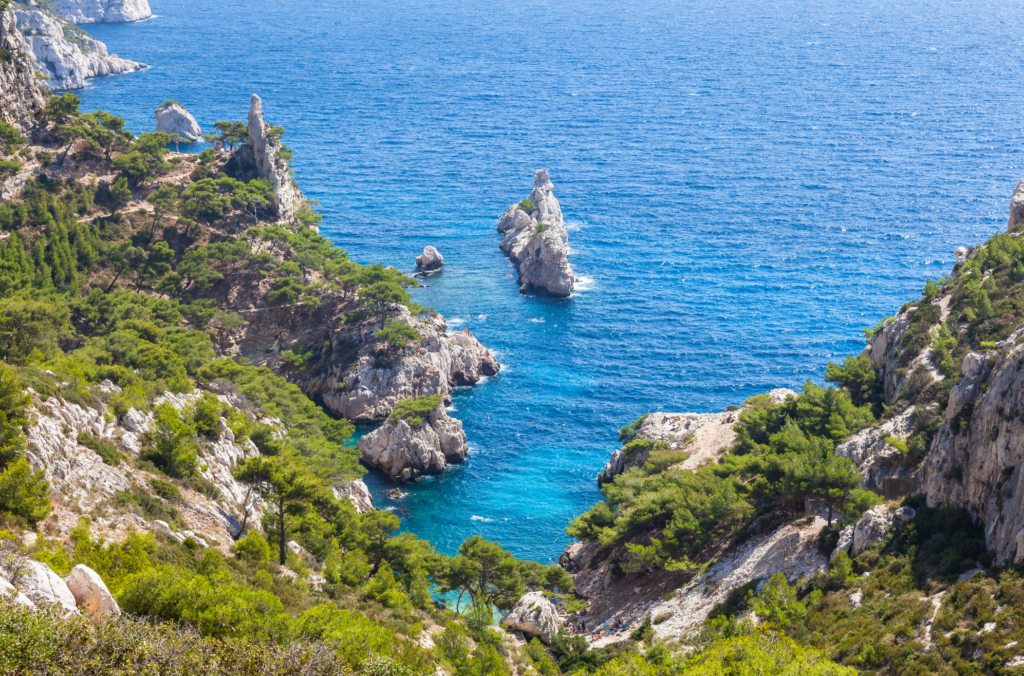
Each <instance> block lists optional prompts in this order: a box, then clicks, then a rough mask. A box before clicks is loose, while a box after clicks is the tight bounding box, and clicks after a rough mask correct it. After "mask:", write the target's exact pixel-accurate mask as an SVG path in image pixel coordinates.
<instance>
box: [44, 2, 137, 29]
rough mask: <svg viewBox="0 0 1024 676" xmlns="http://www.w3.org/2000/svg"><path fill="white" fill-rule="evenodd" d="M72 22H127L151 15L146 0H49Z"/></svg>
mask: <svg viewBox="0 0 1024 676" xmlns="http://www.w3.org/2000/svg"><path fill="white" fill-rule="evenodd" d="M51 1H52V4H53V7H54V9H55V10H56V11H57V12H59V13H60V14H61V15H62V16H64V18H66V19H67V20H68V21H71V22H73V23H128V22H131V21H142V20H143V19H148V18H149V17H151V16H153V11H152V10H151V9H150V8H149V3H148V2H147V1H146V0H51Z"/></svg>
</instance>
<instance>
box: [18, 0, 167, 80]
mask: <svg viewBox="0 0 1024 676" xmlns="http://www.w3.org/2000/svg"><path fill="white" fill-rule="evenodd" d="M65 4H66V5H71V4H74V3H65ZM110 4H113V3H110ZM124 4H125V3H121V5H122V6H123V5H124ZM143 4H145V2H144V0H143ZM15 9H16V11H15V16H16V17H17V27H18V30H19V31H20V32H21V33H22V35H23V36H24V43H25V48H26V51H27V52H28V53H29V55H30V56H31V58H32V67H33V68H34V69H35V70H37V71H39V73H41V74H42V76H43V77H44V84H45V86H46V87H47V88H48V89H50V90H51V91H55V92H59V91H68V90H73V89H82V88H83V87H85V85H86V81H87V80H89V79H91V78H94V77H105V76H107V75H122V74H126V73H134V72H136V71H139V70H143V69H144V68H146V64H144V63H139V62H138V61H130V60H128V59H122V58H121V57H119V56H117V55H116V54H108V53H107V46H106V45H105V44H103V43H102V42H100V41H99V40H96V39H94V38H93V37H92V36H90V35H89V34H88V33H86V32H85V31H83V30H82V29H80V28H78V27H77V26H76V25H75V23H74V22H73V21H71V20H69V19H68V18H66V17H64V16H61V15H59V14H55V13H53V12H51V11H48V10H47V9H46V8H45V7H44V6H41V5H37V6H24V5H15ZM148 10H149V6H148V5H146V11H147V12H148ZM97 11H98V10H97ZM111 11H114V10H111V9H110V8H109V7H108V9H107V12H105V13H104V16H106V14H107V13H110V12H111ZM116 12H120V10H116ZM116 12H115V14H111V16H115V15H117V16H125V14H124V13H123V12H122V13H119V14H117V13H116ZM71 13H72V14H73V15H75V16H78V15H79V14H80V13H81V12H80V11H79V10H73V11H72V12H71ZM136 14H137V12H134V11H130V12H129V14H128V15H130V16H135V15H136ZM147 16H149V14H147ZM140 18H145V17H140ZM124 20H125V21H136V20H138V19H124ZM81 23H96V21H81Z"/></svg>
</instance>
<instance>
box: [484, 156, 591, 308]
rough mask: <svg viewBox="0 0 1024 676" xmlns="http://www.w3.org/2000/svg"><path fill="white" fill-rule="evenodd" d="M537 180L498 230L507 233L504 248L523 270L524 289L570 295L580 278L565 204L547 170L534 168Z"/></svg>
mask: <svg viewBox="0 0 1024 676" xmlns="http://www.w3.org/2000/svg"><path fill="white" fill-rule="evenodd" d="M533 182H534V188H533V192H531V193H530V196H529V198H527V199H526V200H523V201H522V202H518V203H516V204H513V205H512V206H510V207H509V208H508V209H507V210H506V211H505V213H504V214H503V215H502V217H501V218H499V219H498V232H500V233H501V234H502V235H504V237H503V238H502V240H501V250H502V251H504V252H505V253H507V254H508V256H509V259H511V261H512V263H513V264H514V265H515V267H516V270H517V271H518V272H519V287H520V291H521V292H522V293H529V292H540V293H546V294H548V295H550V296H568V295H570V294H571V293H572V289H573V285H574V284H575V281H576V278H575V277H573V274H572V268H571V267H570V266H569V261H568V259H567V258H566V256H567V255H568V252H569V234H568V232H566V229H565V222H564V221H563V220H562V208H561V206H560V205H559V204H558V200H557V199H555V194H554V184H553V183H552V182H551V177H550V176H549V175H548V172H547V171H545V170H543V169H540V170H538V171H536V172H534V174H533Z"/></svg>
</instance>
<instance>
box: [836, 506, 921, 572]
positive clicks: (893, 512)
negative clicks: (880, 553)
mask: <svg viewBox="0 0 1024 676" xmlns="http://www.w3.org/2000/svg"><path fill="white" fill-rule="evenodd" d="M916 516H917V512H915V511H914V510H913V509H912V508H910V507H900V508H898V509H890V508H888V507H886V506H885V505H878V506H877V507H872V508H871V509H869V510H868V511H866V512H864V515H863V516H861V518H860V521H858V522H857V523H856V524H855V525H853V526H847V527H846V528H844V529H843V530H842V532H840V533H839V542H838V544H837V545H836V549H835V551H833V552H832V559H833V560H834V559H835V558H836V554H838V553H839V552H841V551H845V552H846V553H847V554H849V555H850V556H853V557H856V556H859V555H860V554H861V553H863V552H864V551H865V550H867V549H870V548H871V547H873V546H875V545H876V544H878V543H879V542H881V541H882V540H884V539H885V538H886V536H887V535H889V532H890V531H891V530H893V529H894V528H895V529H896V530H899V529H900V528H902V527H903V526H905V525H906V524H907V523H909V522H910V521H911V519H913V518H914V517H916Z"/></svg>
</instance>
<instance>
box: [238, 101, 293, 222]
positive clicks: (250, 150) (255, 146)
mask: <svg viewBox="0 0 1024 676" xmlns="http://www.w3.org/2000/svg"><path fill="white" fill-rule="evenodd" d="M248 121H249V140H248V141H246V142H245V143H244V144H242V146H241V147H239V148H238V150H236V151H235V152H234V154H233V155H232V156H231V160H230V161H229V162H228V165H227V167H226V168H225V172H226V173H227V174H228V175H231V176H234V177H235V178H238V179H240V180H244V181H247V180H251V179H254V178H263V179H266V180H268V181H270V183H271V185H273V186H274V202H273V207H274V211H275V213H276V214H277V218H278V220H281V221H290V220H291V219H292V218H293V217H294V216H295V214H297V213H298V212H299V210H300V209H301V208H302V206H303V204H304V203H305V198H304V197H303V196H302V191H301V190H299V186H298V184H297V183H296V182H295V179H294V178H292V174H291V169H290V168H289V167H288V159H287V157H286V153H285V152H283V150H284V146H283V145H282V144H281V139H280V136H279V135H278V134H277V133H275V129H274V128H273V127H272V126H271V125H268V124H267V123H266V122H264V120H263V101H262V100H261V99H260V97H259V96H257V95H256V94H253V95H252V98H251V99H250V101H249V118H248Z"/></svg>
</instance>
